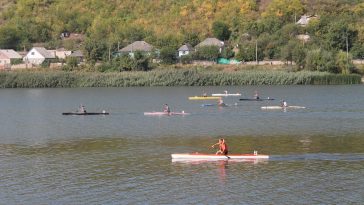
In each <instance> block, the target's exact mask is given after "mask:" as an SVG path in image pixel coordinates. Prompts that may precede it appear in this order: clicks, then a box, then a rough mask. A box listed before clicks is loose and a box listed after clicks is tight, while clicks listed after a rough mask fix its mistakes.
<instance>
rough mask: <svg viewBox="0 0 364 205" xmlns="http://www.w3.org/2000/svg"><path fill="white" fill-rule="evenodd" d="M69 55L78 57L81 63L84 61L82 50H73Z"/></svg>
mask: <svg viewBox="0 0 364 205" xmlns="http://www.w3.org/2000/svg"><path fill="white" fill-rule="evenodd" d="M68 57H71V58H76V59H77V61H78V62H79V63H80V62H82V61H83V54H82V51H80V50H77V51H72V53H71V55H69V56H68Z"/></svg>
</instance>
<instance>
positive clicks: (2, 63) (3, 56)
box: [0, 49, 22, 69]
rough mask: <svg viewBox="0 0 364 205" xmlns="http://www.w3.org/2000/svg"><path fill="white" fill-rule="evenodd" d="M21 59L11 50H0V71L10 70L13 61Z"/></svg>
mask: <svg viewBox="0 0 364 205" xmlns="http://www.w3.org/2000/svg"><path fill="white" fill-rule="evenodd" d="M17 59H22V57H21V56H20V55H19V53H17V52H16V51H14V50H13V49H1V50H0V69H10V67H11V62H12V61H13V60H17Z"/></svg>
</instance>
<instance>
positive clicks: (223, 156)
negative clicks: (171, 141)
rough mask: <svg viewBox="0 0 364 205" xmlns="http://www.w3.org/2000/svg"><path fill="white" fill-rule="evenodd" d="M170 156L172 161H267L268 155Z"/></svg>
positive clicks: (189, 154)
mask: <svg viewBox="0 0 364 205" xmlns="http://www.w3.org/2000/svg"><path fill="white" fill-rule="evenodd" d="M171 156H172V159H178V160H227V159H269V156H268V155H262V154H257V155H254V154H231V155H216V154H199V153H196V154H194V153H184V154H171Z"/></svg>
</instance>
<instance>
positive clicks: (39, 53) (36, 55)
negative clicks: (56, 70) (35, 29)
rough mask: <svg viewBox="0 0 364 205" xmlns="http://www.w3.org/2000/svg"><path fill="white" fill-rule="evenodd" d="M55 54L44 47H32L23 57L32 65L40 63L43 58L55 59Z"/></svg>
mask: <svg viewBox="0 0 364 205" xmlns="http://www.w3.org/2000/svg"><path fill="white" fill-rule="evenodd" d="M55 58H56V57H55V54H54V53H52V52H49V51H48V50H47V49H45V48H44V47H34V48H32V49H31V50H30V51H29V52H28V53H27V55H26V56H25V57H24V58H23V60H24V62H25V63H27V64H28V63H31V64H34V65H40V64H42V63H43V62H44V61H45V60H52V59H55Z"/></svg>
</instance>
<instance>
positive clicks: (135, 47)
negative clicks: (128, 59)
mask: <svg viewBox="0 0 364 205" xmlns="http://www.w3.org/2000/svg"><path fill="white" fill-rule="evenodd" d="M152 49H153V46H151V45H150V44H148V43H147V42H145V41H135V42H134V43H132V44H129V45H127V46H126V47H124V48H122V49H121V50H120V51H121V52H133V51H145V52H150V51H152Z"/></svg>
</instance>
